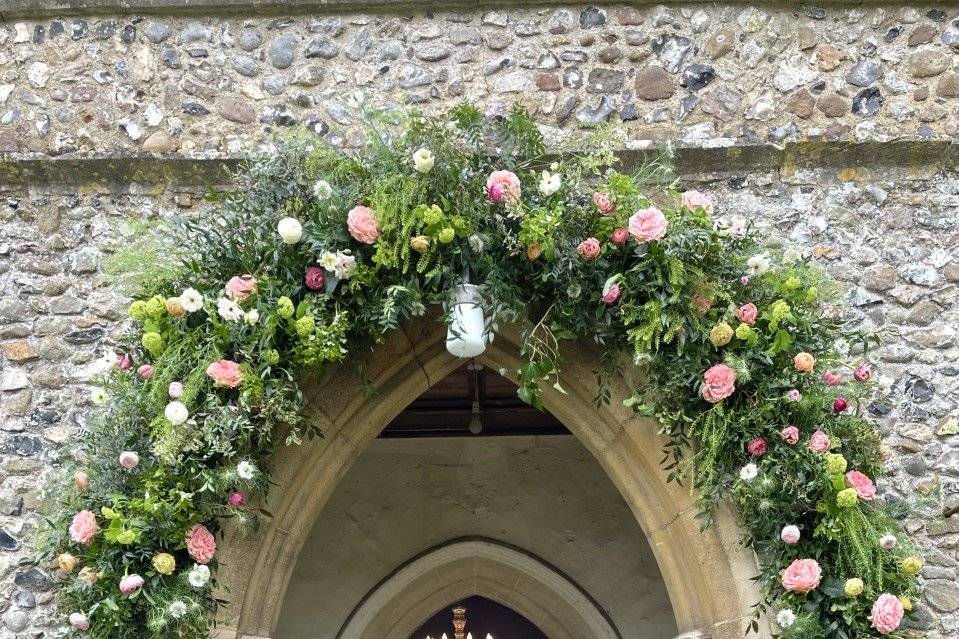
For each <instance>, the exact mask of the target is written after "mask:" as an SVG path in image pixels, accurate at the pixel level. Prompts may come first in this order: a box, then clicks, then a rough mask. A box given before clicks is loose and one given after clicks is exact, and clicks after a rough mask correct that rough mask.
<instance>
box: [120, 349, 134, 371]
mask: <svg viewBox="0 0 959 639" xmlns="http://www.w3.org/2000/svg"><path fill="white" fill-rule="evenodd" d="M132 365H133V361H132V360H131V359H130V354H129V353H123V354H120V353H117V363H116V367H117V368H119V369H120V370H121V371H125V370H127V369H128V368H130V366H132Z"/></svg>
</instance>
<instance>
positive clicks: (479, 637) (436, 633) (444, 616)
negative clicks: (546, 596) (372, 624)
mask: <svg viewBox="0 0 959 639" xmlns="http://www.w3.org/2000/svg"><path fill="white" fill-rule="evenodd" d="M456 607H462V608H465V609H466V611H465V614H464V616H465V619H466V627H465V628H464V629H463V632H464V633H469V634H471V635H472V636H473V639H486V635H491V636H492V637H493V639H546V635H544V634H543V633H542V632H540V630H539V628H537V627H536V626H534V625H533V624H532V623H530V621H529V620H528V619H526V617H524V616H523V615H521V614H519V613H517V612H515V611H514V610H513V609H511V608H508V607H507V606H504V605H502V604H499V603H496V602H495V601H491V600H490V599H486V598H485V597H479V596H476V597H469V598H468V599H464V600H463V601H460V602H457V603H455V604H453V605H450V606H447V607H446V608H443V609H442V610H440V611H438V612H437V613H436V614H435V615H433V617H432V618H431V619H430V620H429V621H427V622H426V623H424V624H423V625H422V626H420V627H419V628H418V629H417V630H416V632H414V633H413V635H412V636H411V637H410V639H426V637H427V636H429V637H432V639H441V638H442V637H443V635H444V634H445V635H446V637H447V639H454V637H455V636H456V635H455V634H454V632H455V631H454V628H453V615H454V613H453V609H454V608H456ZM464 636H465V634H464Z"/></svg>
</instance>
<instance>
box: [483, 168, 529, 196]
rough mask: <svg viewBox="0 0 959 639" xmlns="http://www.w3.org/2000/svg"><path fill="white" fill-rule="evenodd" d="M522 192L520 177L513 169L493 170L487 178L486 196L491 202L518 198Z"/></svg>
mask: <svg viewBox="0 0 959 639" xmlns="http://www.w3.org/2000/svg"><path fill="white" fill-rule="evenodd" d="M520 193H521V190H520V185H519V178H518V177H516V174H515V173H513V172H512V171H493V172H492V173H490V174H489V177H488V178H486V197H487V198H488V199H489V201H490V202H493V203H495V204H500V203H501V202H511V201H513V200H518V199H519V196H520Z"/></svg>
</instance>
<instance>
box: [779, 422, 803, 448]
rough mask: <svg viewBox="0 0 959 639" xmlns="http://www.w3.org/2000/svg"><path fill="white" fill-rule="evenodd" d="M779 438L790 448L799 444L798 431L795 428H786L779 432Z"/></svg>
mask: <svg viewBox="0 0 959 639" xmlns="http://www.w3.org/2000/svg"><path fill="white" fill-rule="evenodd" d="M779 436H780V437H781V438H782V440H783V441H784V442H786V443H787V444H789V445H790V446H795V445H796V444H798V443H799V429H798V428H796V427H795V426H792V425H790V426H786V427H785V428H784V429H782V431H780V433H779Z"/></svg>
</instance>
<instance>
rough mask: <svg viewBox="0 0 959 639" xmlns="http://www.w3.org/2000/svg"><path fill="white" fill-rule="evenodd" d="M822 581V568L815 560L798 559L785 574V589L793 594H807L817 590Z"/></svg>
mask: <svg viewBox="0 0 959 639" xmlns="http://www.w3.org/2000/svg"><path fill="white" fill-rule="evenodd" d="M821 579H822V568H820V567H819V563H817V562H816V560H815V559H796V560H794V561H793V562H792V563H791V564H789V567H788V568H786V572H784V573H783V578H782V584H783V588H785V589H786V590H789V591H792V592H800V593H806V592H809V591H810V590H815V589H816V588H817V587H818V586H819V581H820V580H821Z"/></svg>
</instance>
